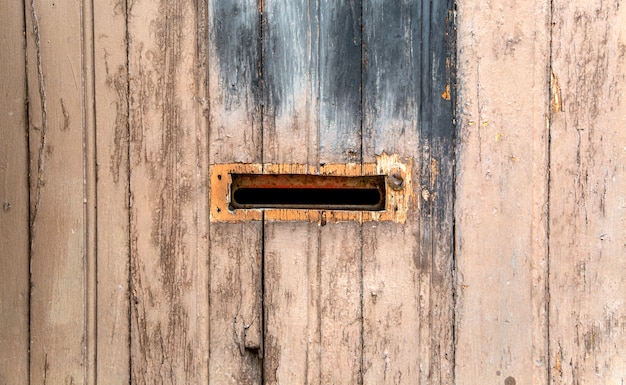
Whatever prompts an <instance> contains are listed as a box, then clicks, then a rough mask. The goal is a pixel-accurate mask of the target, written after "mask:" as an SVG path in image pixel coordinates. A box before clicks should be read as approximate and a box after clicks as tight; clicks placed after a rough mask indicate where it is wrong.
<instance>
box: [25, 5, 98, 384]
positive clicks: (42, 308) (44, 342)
mask: <svg viewBox="0 0 626 385" xmlns="http://www.w3.org/2000/svg"><path fill="white" fill-rule="evenodd" d="M82 12H83V9H82V5H81V4H80V3H63V2H61V3H58V2H57V3H49V2H40V1H31V2H27V3H26V12H25V14H26V22H27V29H26V30H27V47H28V52H27V68H28V73H27V76H28V90H29V91H28V98H29V111H28V112H29V121H30V128H29V139H30V159H31V161H30V198H31V201H30V232H31V282H32V287H31V308H30V321H31V325H30V333H31V346H30V349H31V356H30V380H31V383H87V382H91V379H92V378H93V377H92V375H91V373H93V369H94V367H93V362H92V360H91V359H90V358H91V357H93V348H94V347H93V346H92V345H91V343H90V342H88V340H89V341H93V340H92V336H93V334H90V335H87V334H88V330H89V331H91V329H89V326H90V325H93V324H92V323H88V322H87V320H88V319H90V320H93V318H92V316H93V312H91V309H92V308H91V307H89V306H88V303H87V301H88V296H89V295H90V294H88V292H87V290H88V288H87V274H86V272H87V270H86V269H87V267H88V265H87V257H88V247H89V244H88V239H87V236H88V234H87V228H88V222H89V221H92V220H93V219H94V218H93V216H92V214H91V213H92V211H91V210H89V214H88V212H87V207H88V206H89V205H93V204H94V202H93V200H92V199H91V196H88V194H87V190H86V179H85V173H86V169H85V155H86V153H85V152H84V151H85V148H86V145H87V143H86V141H85V140H86V138H87V136H89V135H91V134H92V131H89V132H88V130H90V129H91V128H92V126H91V128H88V124H86V120H85V119H86V118H87V116H88V115H89V114H90V113H91V111H92V107H91V106H92V103H93V100H92V99H91V97H90V96H88V95H86V94H85V88H84V85H85V83H84V81H85V75H86V74H85V73H84V72H85V67H84V65H85V62H84V61H83V54H84V52H83V50H84V43H85V39H89V36H85V34H84V29H83V21H84V20H83V18H82V16H81V15H82ZM89 256H93V254H92V253H89ZM90 299H93V298H92V297H90ZM90 303H91V302H90Z"/></svg>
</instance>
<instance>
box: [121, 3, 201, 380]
mask: <svg viewBox="0 0 626 385" xmlns="http://www.w3.org/2000/svg"><path fill="white" fill-rule="evenodd" d="M205 15H206V6H205V5H204V3H203V2H195V1H184V0H180V1H173V2H171V1H160V2H133V3H129V8H128V29H129V47H130V49H129V81H130V87H129V97H130V111H129V112H130V140H131V144H130V163H131V170H130V187H131V223H130V233H131V297H132V300H131V380H132V383H137V384H145V383H154V382H157V381H158V382H160V383H163V384H190V383H206V382H207V381H208V379H207V378H206V377H207V373H208V369H207V362H208V347H207V346H206V344H207V341H208V330H207V327H206V326H205V325H208V292H207V290H208V289H207V288H208V272H207V268H208V264H207V255H208V246H207V244H206V242H207V240H206V236H205V234H206V233H205V232H206V231H208V229H207V228H206V227H207V223H206V221H207V218H208V208H207V202H206V196H207V189H206V179H207V173H208V169H207V168H208V167H207V154H206V151H207V147H208V143H207V139H206V138H207V135H208V134H207V128H206V123H205V119H206V118H204V117H203V114H202V108H203V106H202V100H204V98H205V97H206V95H205V94H206V91H205V89H204V88H205V86H204V85H205V80H204V79H205V75H204V73H203V71H204V70H203V66H204V65H205V63H204V60H205V53H204V52H205V50H206V48H204V44H205V43H203V42H206V40H205V39H206V32H205V20H204V18H205Z"/></svg>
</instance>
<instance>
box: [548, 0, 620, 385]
mask: <svg viewBox="0 0 626 385" xmlns="http://www.w3.org/2000/svg"><path fill="white" fill-rule="evenodd" d="M553 9H554V11H553V20H552V23H553V29H552V31H553V33H552V44H553V50H552V71H553V77H552V106H553V110H552V117H551V146H550V170H551V172H550V261H549V262H550V302H549V306H550V358H551V360H550V366H551V375H550V377H551V382H552V383H553V384H572V383H579V384H618V383H623V382H624V381H625V380H626V332H625V328H624V325H626V302H625V301H624V298H625V297H624V293H625V292H626V279H625V278H624V271H625V269H626V261H625V260H624V255H625V253H626V232H625V231H624V229H626V200H625V196H624V192H625V191H626V166H625V165H626V131H625V130H624V127H625V126H626V102H625V101H624V100H623V95H624V92H625V91H626V63H625V59H626V29H625V28H624V26H625V25H626V10H625V9H624V7H620V4H619V3H615V2H611V3H608V2H603V3H601V2H589V1H554V2H553Z"/></svg>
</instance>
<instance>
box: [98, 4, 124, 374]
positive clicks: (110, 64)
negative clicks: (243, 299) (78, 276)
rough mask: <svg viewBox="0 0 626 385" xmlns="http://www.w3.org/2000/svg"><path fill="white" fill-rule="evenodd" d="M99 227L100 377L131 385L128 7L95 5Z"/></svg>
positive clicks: (122, 5) (121, 5)
mask: <svg viewBox="0 0 626 385" xmlns="http://www.w3.org/2000/svg"><path fill="white" fill-rule="evenodd" d="M94 7H95V9H94V12H93V13H94V16H95V17H94V19H93V23H94V27H93V28H94V47H93V49H94V59H95V60H94V62H95V63H94V65H95V77H94V82H95V102H96V116H95V120H96V121H95V124H96V130H97V132H96V136H97V141H96V156H97V162H98V171H97V174H98V185H97V198H98V206H97V209H98V216H97V218H98V222H97V232H96V234H95V235H96V236H97V255H98V259H97V261H98V262H97V263H98V265H97V275H98V285H97V314H98V319H97V336H98V340H97V373H96V378H97V380H98V383H101V384H121V383H129V381H130V367H129V364H130V332H129V331H130V317H129V314H130V313H129V311H130V309H129V306H130V301H129V284H128V283H129V263H130V258H129V256H130V254H129V251H130V249H129V223H130V216H129V215H130V214H129V209H128V199H129V185H128V183H129V179H128V177H129V160H128V146H129V141H128V140H129V132H128V66H127V60H128V56H127V39H126V21H127V18H126V5H125V4H124V3H121V2H118V1H105V2H97V3H94Z"/></svg>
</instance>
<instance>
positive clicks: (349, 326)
mask: <svg viewBox="0 0 626 385" xmlns="http://www.w3.org/2000/svg"><path fill="white" fill-rule="evenodd" d="M264 6H265V8H264V10H263V12H264V13H263V17H264V26H265V28H264V30H263V44H264V46H263V47H264V50H263V78H264V83H263V84H264V92H263V95H264V103H265V104H264V106H265V110H264V112H265V113H264V120H263V123H264V124H263V134H264V136H263V154H264V157H263V161H264V162H265V163H275V164H302V165H306V166H307V168H310V169H311V171H312V172H313V173H317V172H320V171H321V170H322V169H323V167H322V166H323V165H324V164H326V163H339V162H342V163H347V162H355V161H356V162H357V163H360V162H361V155H360V138H359V137H360V135H359V130H358V129H359V121H360V114H359V110H360V105H359V104H360V103H359V100H360V96H359V94H360V88H359V85H360V73H359V70H360V31H359V28H358V23H359V22H358V13H359V8H360V4H359V3H358V2H347V3H345V4H338V3H319V4H318V3H310V4H309V3H307V2H304V1H302V2H300V1H299V2H290V3H289V5H288V6H287V5H285V4H284V3H281V2H276V1H269V2H264ZM338 20H340V21H341V22H339V21H338ZM339 31H341V32H340V33H339ZM323 223H324V222H323V221H321V222H320V224H317V223H306V222H305V223H288V222H287V223H285V222H266V223H265V256H264V258H265V262H264V266H265V269H264V272H265V274H264V279H265V291H264V292H265V296H266V298H265V314H266V330H265V331H266V334H265V341H266V348H265V372H264V373H265V375H264V377H265V381H266V383H268V384H276V383H281V384H283V383H284V384H287V383H302V384H310V383H319V382H320V381H321V382H327V381H328V382H329V383H355V382H357V383H358V381H359V379H360V376H361V375H360V371H361V359H360V350H361V347H360V345H361V342H360V341H361V326H360V323H359V322H358V317H359V315H360V305H359V304H360V288H354V287H350V288H348V287H345V286H344V285H348V284H349V283H354V282H359V281H360V252H359V250H360V247H361V239H360V231H359V225H358V224H355V223H338V224H332V223H328V224H326V227H320V226H321V225H323ZM330 234H333V235H336V236H338V237H343V242H344V245H345V246H346V247H347V248H350V249H351V250H352V252H348V253H344V252H343V251H340V250H337V248H336V244H335V243H334V241H333V240H334V239H335V238H334V237H331V236H330ZM340 254H341V255H340ZM355 258H356V259H355ZM346 259H348V260H351V261H350V262H349V263H348V262H347V260H346ZM346 263H348V264H347V265H346ZM338 293H341V295H340V296H339V297H338V298H335V297H334V294H338ZM340 304H341V305H340ZM340 306H345V308H344V309H340V308H339V307H340ZM342 310H343V311H342ZM336 335H342V336H344V337H345V340H344V341H343V342H342V341H341V340H336V339H333V337H332V336H336Z"/></svg>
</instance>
